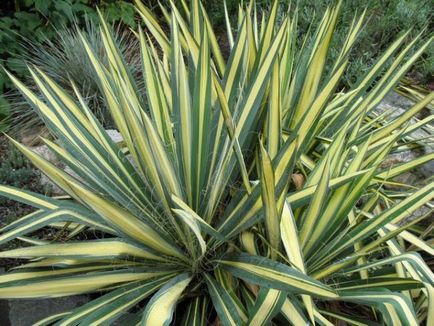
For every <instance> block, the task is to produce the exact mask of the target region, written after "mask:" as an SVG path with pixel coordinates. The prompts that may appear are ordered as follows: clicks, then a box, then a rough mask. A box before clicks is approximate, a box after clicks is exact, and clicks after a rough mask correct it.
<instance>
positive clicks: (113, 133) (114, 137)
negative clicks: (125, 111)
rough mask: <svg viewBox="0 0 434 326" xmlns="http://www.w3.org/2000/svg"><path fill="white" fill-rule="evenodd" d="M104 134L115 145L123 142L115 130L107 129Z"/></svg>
mask: <svg viewBox="0 0 434 326" xmlns="http://www.w3.org/2000/svg"><path fill="white" fill-rule="evenodd" d="M106 132H107V134H108V135H109V137H110V138H111V140H113V141H114V142H115V143H119V142H121V141H123V140H124V138H123V137H122V135H121V133H120V132H119V131H117V130H116V129H107V130H106Z"/></svg>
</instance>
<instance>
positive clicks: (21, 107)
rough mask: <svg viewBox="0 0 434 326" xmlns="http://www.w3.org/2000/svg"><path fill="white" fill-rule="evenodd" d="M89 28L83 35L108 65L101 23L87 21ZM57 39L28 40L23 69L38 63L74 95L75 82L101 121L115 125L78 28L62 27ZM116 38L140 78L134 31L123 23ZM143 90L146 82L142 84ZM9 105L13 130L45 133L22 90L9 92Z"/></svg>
mask: <svg viewBox="0 0 434 326" xmlns="http://www.w3.org/2000/svg"><path fill="white" fill-rule="evenodd" d="M85 27H86V28H85V30H84V31H82V34H84V35H85V36H86V38H87V39H88V41H89V42H90V43H91V45H92V47H93V48H94V49H95V52H96V54H97V56H98V59H99V60H100V61H101V62H102V63H103V64H104V66H105V67H108V58H107V56H106V54H105V52H104V44H103V41H102V39H101V36H100V33H99V26H98V24H97V22H95V21H93V20H86V23H85ZM56 35H57V40H54V41H53V40H50V39H49V38H48V37H47V38H45V39H42V40H38V41H31V40H27V41H26V42H25V43H24V44H23V47H24V48H26V49H27V53H25V54H23V55H21V56H20V57H19V58H17V59H19V61H20V62H21V63H20V64H19V66H20V69H26V65H35V66H37V67H39V68H40V69H41V70H42V71H44V72H45V73H46V74H47V75H48V76H50V77H51V78H52V79H53V80H54V81H55V82H56V83H57V84H59V85H60V86H61V87H62V88H63V89H65V90H67V92H68V94H70V95H73V94H74V91H73V89H72V87H71V81H72V82H74V83H75V85H76V87H77V88H78V89H79V90H80V92H81V93H82V94H83V97H84V99H85V101H86V103H87V105H88V106H89V107H90V108H91V109H92V111H93V112H94V113H95V115H96V116H97V118H98V120H99V121H100V122H102V123H103V125H104V126H105V127H106V128H110V127H111V126H112V121H111V119H110V115H109V113H108V112H106V110H105V109H104V105H103V103H102V96H101V92H100V91H99V86H98V81H97V80H96V77H95V75H94V73H93V71H92V65H91V62H90V61H89V60H88V59H87V55H86V50H85V48H84V46H83V43H82V42H81V39H80V35H79V32H78V30H77V29H61V30H59V31H58V32H57V34H56ZM114 38H115V41H116V43H117V45H118V46H119V48H120V50H121V52H122V55H123V57H124V58H125V61H126V64H127V65H128V69H129V70H130V71H131V73H132V74H133V75H134V76H135V77H136V78H138V74H139V73H140V56H139V55H138V53H139V46H138V42H137V40H136V38H135V37H134V35H132V33H130V32H129V31H128V30H126V29H125V27H124V26H122V25H117V26H116V29H115V34H114ZM22 79H23V80H25V82H26V84H27V85H28V86H29V87H31V88H32V90H35V91H37V89H38V88H37V86H36V85H35V83H34V82H33V81H32V79H31V77H30V76H29V77H27V78H22ZM139 87H140V90H141V91H142V90H143V89H142V83H139ZM5 99H6V100H7V102H8V104H9V111H10V118H9V119H8V120H9V124H10V130H9V132H10V133H11V134H13V135H20V134H21V135H22V134H26V133H29V134H35V132H38V131H40V132H42V133H44V130H43V121H42V120H41V119H40V118H39V117H38V115H37V113H36V112H35V111H34V110H32V109H31V107H29V106H28V105H27V102H26V101H25V100H24V99H23V98H22V95H21V94H20V93H19V91H18V90H12V91H10V92H9V93H8V94H6V95H5Z"/></svg>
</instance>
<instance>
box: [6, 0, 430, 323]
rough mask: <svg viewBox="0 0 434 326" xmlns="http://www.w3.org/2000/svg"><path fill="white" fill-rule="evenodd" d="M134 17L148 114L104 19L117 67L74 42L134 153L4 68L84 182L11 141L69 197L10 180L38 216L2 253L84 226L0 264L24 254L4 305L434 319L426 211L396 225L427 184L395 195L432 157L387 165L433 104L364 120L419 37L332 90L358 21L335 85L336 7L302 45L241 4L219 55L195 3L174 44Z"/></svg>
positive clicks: (175, 14)
mask: <svg viewBox="0 0 434 326" xmlns="http://www.w3.org/2000/svg"><path fill="white" fill-rule="evenodd" d="M137 8H138V10H139V12H140V15H141V17H142V18H143V20H144V23H145V24H146V26H147V31H148V33H150V35H148V34H147V32H144V31H143V30H141V29H139V31H138V32H137V35H138V38H139V41H140V49H141V56H142V63H143V78H144V81H145V85H146V90H147V91H146V97H147V102H146V104H145V103H144V99H143V98H142V94H140V93H139V92H138V91H137V89H138V87H137V84H136V81H135V80H134V78H132V74H131V73H130V71H129V70H128V68H127V67H126V65H125V63H124V60H123V58H122V56H121V51H120V50H119V49H118V48H117V46H116V43H115V42H114V39H113V36H112V33H111V31H110V28H109V27H108V26H107V24H105V23H104V22H102V26H103V29H102V34H101V37H102V39H103V41H104V45H105V51H106V52H107V56H108V57H109V58H110V61H109V68H108V69H107V68H105V67H104V65H103V63H102V62H100V61H99V60H98V57H97V56H96V54H95V50H94V49H92V47H91V45H90V44H89V42H88V41H87V40H86V38H85V37H83V44H84V46H85V48H86V51H87V55H88V56H89V58H90V60H91V62H92V65H93V69H94V71H95V73H96V74H97V76H98V82H99V84H100V86H101V89H102V93H103V95H104V99H105V103H106V106H107V108H108V110H109V111H110V112H111V115H112V118H113V120H114V122H115V124H116V126H117V128H118V130H119V131H120V133H121V134H122V136H123V142H121V143H114V142H112V141H111V139H110V138H109V137H108V135H107V134H106V132H105V130H104V128H103V127H102V126H101V124H100V123H99V122H98V120H97V119H96V118H95V116H94V115H93V114H92V113H91V111H90V109H89V107H88V106H87V105H86V103H85V101H84V100H83V98H82V96H81V95H80V92H79V91H76V97H75V98H72V97H70V96H68V94H67V93H66V92H65V91H64V90H62V88H61V87H58V85H57V84H56V83H55V82H53V80H52V79H51V78H50V77H49V76H47V75H46V74H45V73H44V72H42V71H41V70H39V69H38V68H36V67H31V68H30V71H31V74H32V76H33V78H34V80H35V83H36V84H37V85H38V87H39V89H40V91H41V92H42V94H43V96H44V99H45V101H42V100H40V99H39V97H38V96H37V95H36V94H34V93H33V92H32V91H31V90H30V89H29V88H28V87H26V86H25V85H24V84H23V83H22V82H20V81H19V80H18V79H17V78H15V77H14V76H12V75H10V76H11V78H12V80H13V81H14V83H15V84H16V86H17V87H18V89H19V90H20V91H21V92H22V93H23V94H24V96H25V97H26V98H27V100H28V101H29V103H30V104H31V105H32V106H33V107H34V109H35V110H37V111H38V113H39V114H40V115H41V116H43V117H44V119H45V121H46V124H47V127H48V128H49V130H50V131H51V132H52V134H53V135H55V136H56V141H51V140H45V142H46V144H47V146H48V147H49V148H50V149H51V150H52V151H53V152H54V153H55V154H56V155H57V156H58V157H59V159H61V160H62V161H63V162H64V163H65V164H66V165H68V166H69V167H70V168H71V170H72V171H73V172H74V175H71V174H68V173H66V172H64V171H62V170H61V169H59V168H57V167H56V166H54V165H52V164H51V163H49V162H47V161H46V160H44V159H43V158H41V157H40V156H38V155H37V154H34V153H33V152H31V151H30V150H29V149H27V148H26V147H25V146H23V145H21V144H19V143H18V142H16V141H14V143H15V144H16V146H17V147H18V148H19V149H20V150H21V151H22V152H23V153H24V154H25V155H26V156H27V157H28V158H29V159H30V160H31V161H32V162H33V163H34V164H35V165H36V166H37V167H38V168H40V169H41V171H42V172H43V173H45V174H47V175H48V176H49V177H50V178H51V179H52V181H53V182H54V183H56V184H57V185H58V186H59V187H61V188H62V189H64V190H65V192H66V193H67V194H68V196H69V197H68V198H67V199H62V200H60V199H54V198H49V197H45V196H41V195H37V194H34V193H30V192H27V191H25V190H21V189H17V188H12V187H8V186H1V187H0V192H1V193H2V194H3V195H5V196H8V197H10V198H13V199H16V200H20V201H23V202H26V203H28V204H31V205H33V206H35V207H36V208H37V211H36V212H34V213H32V214H30V215H27V216H25V217H23V218H22V219H20V220H18V221H17V222H15V223H12V224H10V225H9V226H7V227H5V228H3V229H2V233H1V235H0V243H4V242H7V241H10V240H11V239H15V238H17V237H20V236H22V235H25V234H28V233H31V232H33V231H35V230H38V229H41V228H44V227H46V226H49V225H51V224H53V223H56V224H57V225H59V223H60V222H61V223H64V225H65V230H70V225H71V224H73V225H74V226H75V229H74V230H72V231H69V232H70V233H69V234H68V236H67V237H66V241H67V242H63V241H59V240H58V239H53V240H52V241H51V242H49V243H44V244H40V243H39V242H37V241H35V243H37V245H32V246H28V247H24V248H20V249H13V250H9V251H4V252H2V253H0V257H4V258H24V259H31V260H30V261H29V262H28V263H25V264H24V265H22V266H20V268H18V270H15V271H12V272H9V273H7V274H5V275H2V276H1V277H0V297H1V298H23V297H24V298H33V297H56V296H67V295H74V294H80V293H88V292H97V293H100V294H101V296H99V297H98V298H97V299H95V300H93V301H91V302H89V303H88V304H85V305H84V306H82V307H80V308H78V309H76V310H73V311H68V312H65V313H63V314H60V315H56V316H52V317H49V318H47V319H46V320H44V321H43V322H41V323H42V324H44V325H45V324H50V323H56V322H58V323H59V324H64V325H72V324H82V325H88V324H91V323H95V324H101V323H110V322H113V321H114V320H115V319H117V318H119V316H120V315H121V314H122V313H124V312H126V311H128V310H131V313H132V316H131V319H130V320H129V322H130V323H131V324H137V323H140V322H141V324H142V325H167V324H170V323H173V324H186V325H187V324H188V325H190V324H199V325H206V324H208V323H210V322H215V323H221V324H223V325H240V324H249V325H253V324H258V325H262V324H266V323H267V322H270V321H271V320H273V321H274V322H276V323H279V322H280V323H288V322H290V323H292V324H295V325H300V324H307V323H309V321H311V322H317V323H318V324H327V325H329V324H331V322H332V321H335V320H343V321H348V322H350V323H360V318H364V320H363V322H364V321H366V320H368V321H369V320H371V321H372V322H375V321H377V322H382V323H386V324H390V325H417V324H418V323H419V322H422V321H423V320H427V323H428V324H432V322H433V314H434V311H433V309H432V308H431V307H432V302H431V301H429V300H430V299H429V298H430V297H431V293H432V291H433V288H432V285H433V281H434V277H433V274H432V272H431V271H430V269H429V268H428V266H427V264H426V263H425V261H424V260H423V258H422V256H421V254H424V253H428V254H432V248H431V247H430V246H429V244H428V242H429V241H430V240H429V239H428V240H427V241H424V237H426V236H430V234H425V233H424V231H421V228H420V225H422V224H420V223H422V222H423V221H424V219H426V218H427V216H428V215H422V216H420V217H417V218H416V219H413V220H411V222H408V221H407V222H406V223H402V222H404V221H406V219H407V218H408V217H409V215H411V214H412V213H413V212H415V211H416V210H418V208H420V207H422V206H424V205H426V204H428V203H429V201H430V200H431V199H432V194H433V188H434V185H433V183H429V184H427V185H426V186H424V187H422V188H421V189H417V190H415V189H411V188H410V190H409V191H408V192H399V193H392V192H390V191H388V190H387V188H386V187H385V185H388V184H393V181H391V178H393V177H394V176H397V175H399V174H401V173H403V172H405V171H408V170H410V169H413V168H415V167H416V166H418V165H420V164H423V163H424V162H427V161H429V160H432V159H433V154H428V155H424V156H422V157H420V158H418V159H416V160H413V161H411V162H408V163H404V164H402V165H398V166H393V167H391V168H387V169H384V168H382V167H381V163H382V162H383V160H384V158H385V157H386V156H387V155H388V154H389V153H390V152H393V151H395V150H399V149H401V148H402V147H405V146H407V144H406V139H407V138H406V137H407V136H408V135H409V134H411V133H412V132H413V131H414V130H415V129H417V128H419V127H421V126H423V125H424V124H427V123H429V121H430V119H429V117H428V118H425V119H423V120H421V121H420V122H419V123H418V124H417V125H410V126H409V125H408V124H407V123H406V122H407V121H408V119H410V118H411V117H412V116H413V115H414V114H416V113H417V112H418V111H420V110H421V109H423V108H424V106H425V105H426V104H427V103H429V102H430V101H432V99H433V97H434V95H433V94H431V95H428V96H427V97H425V98H424V99H423V100H422V101H420V102H419V103H417V104H416V105H415V106H414V107H412V108H411V109H410V110H409V111H407V112H406V113H405V114H403V115H402V116H399V117H396V118H394V119H386V118H385V117H384V116H380V117H375V115H374V112H373V109H374V108H375V106H376V104H377V103H378V102H379V101H380V100H381V99H382V98H383V97H384V96H385V95H386V93H387V92H388V91H389V90H391V89H392V88H393V87H394V85H395V84H396V82H397V81H398V80H399V78H401V77H402V76H403V75H404V74H405V72H406V71H407V69H408V68H409V67H410V66H411V64H412V63H413V62H414V61H415V60H416V59H417V58H418V57H419V56H420V55H421V53H422V52H423V51H424V49H425V48H426V47H427V46H428V43H426V44H424V45H423V46H422V47H420V48H418V50H417V51H416V52H415V54H414V55H412V56H411V57H410V58H408V59H407V60H404V59H405V57H406V54H407V53H408V51H410V49H412V46H413V45H414V42H416V41H417V40H414V42H411V43H410V45H409V46H404V47H402V48H401V45H402V43H403V41H404V38H405V35H404V36H402V37H399V38H398V39H397V40H396V41H395V42H394V43H393V44H392V46H391V47H390V48H389V49H388V50H387V51H386V52H385V53H384V54H383V56H382V57H381V58H380V59H379V61H378V62H377V63H376V64H375V65H374V66H373V68H372V69H371V70H369V72H367V74H366V75H365V77H364V78H363V79H362V80H361V81H360V82H359V83H358V84H357V85H356V86H355V87H354V88H353V89H351V90H349V91H348V92H338V93H335V88H336V85H337V84H338V82H339V80H340V78H341V77H342V75H343V73H344V71H345V67H346V65H347V63H348V54H349V51H350V49H351V46H352V44H353V43H354V41H355V38H356V35H357V34H358V31H359V29H360V27H361V25H362V22H363V18H364V17H363V16H361V17H358V18H356V19H355V20H354V23H353V24H352V26H351V29H350V32H349V33H348V37H347V39H346V42H345V44H343V45H342V47H341V52H340V54H339V56H338V57H337V58H336V60H335V62H334V63H333V66H332V67H331V68H330V73H329V74H325V73H324V69H325V63H326V59H327V54H328V52H329V51H328V50H329V47H330V43H331V39H332V37H333V33H334V30H335V26H336V21H337V17H338V13H339V6H337V7H336V8H329V9H328V10H327V11H326V12H325V13H324V15H323V18H322V21H321V24H320V25H319V27H318V29H317V30H316V31H313V32H312V34H310V35H306V42H305V43H304V45H303V47H301V48H298V47H295V46H294V45H295V38H296V35H297V33H296V20H295V19H292V18H290V17H289V16H285V17H284V18H283V20H282V22H281V24H277V23H276V16H277V12H278V2H277V1H276V2H275V3H274V5H273V8H272V10H271V11H270V14H269V15H268V16H263V18H262V19H263V20H262V23H261V21H257V20H256V18H255V17H256V16H254V15H253V13H254V12H256V11H255V10H254V7H253V5H252V3H250V4H247V6H246V7H243V8H242V11H240V15H239V20H238V22H237V24H236V26H237V28H236V29H237V35H236V36H235V35H232V30H231V28H230V29H229V30H228V33H229V35H231V37H230V39H231V42H230V43H231V51H230V57H229V60H228V61H227V62H226V61H225V60H224V59H223V56H222V55H221V51H220V49H219V45H218V43H217V42H216V37H215V34H214V32H213V29H212V27H211V25H210V24H209V20H208V16H207V13H206V11H204V10H203V8H202V6H201V4H200V2H199V1H192V2H191V6H190V8H188V7H187V6H183V5H182V3H181V5H180V8H176V7H172V8H171V12H170V13H169V10H167V11H166V13H167V15H165V16H166V19H167V20H168V21H169V22H170V26H171V32H170V36H169V35H166V33H165V32H164V31H163V29H162V28H161V26H160V25H159V24H158V22H157V21H156V20H155V18H154V17H153V16H152V14H151V11H150V10H148V9H147V8H146V7H145V6H143V5H142V4H141V3H139V2H137ZM234 26H235V25H234ZM232 39H233V42H232ZM395 54H396V58H394V59H393V56H394V55H395ZM292 180H295V181H292ZM429 213H430V212H428V214H429ZM415 225H417V226H418V227H417V228H414V227H413V226H415ZM78 234H81V235H83V234H86V235H87V236H86V237H82V238H81V239H86V240H78V238H77V237H76V236H77V235H78ZM92 235H94V239H91V238H90V237H91V236H92ZM407 243H409V244H411V248H413V249H412V250H411V251H410V250H408V247H407ZM35 258H37V259H35ZM177 305H180V306H182V309H180V310H179V311H180V313H179V314H176V315H174V310H175V308H176V306H177Z"/></svg>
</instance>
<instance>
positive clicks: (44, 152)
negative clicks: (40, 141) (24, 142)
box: [30, 145, 59, 164]
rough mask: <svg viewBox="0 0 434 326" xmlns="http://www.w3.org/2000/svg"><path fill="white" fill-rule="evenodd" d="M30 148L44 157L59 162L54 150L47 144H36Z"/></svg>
mask: <svg viewBox="0 0 434 326" xmlns="http://www.w3.org/2000/svg"><path fill="white" fill-rule="evenodd" d="M30 149H31V150H32V152H34V153H36V154H39V155H41V156H42V157H43V158H45V159H46V160H47V161H49V162H51V163H53V164H58V163H59V159H58V158H57V156H56V155H55V154H54V153H53V152H52V151H50V149H49V148H48V146H47V145H41V146H35V147H31V148H30Z"/></svg>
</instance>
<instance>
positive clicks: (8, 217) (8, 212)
mask: <svg viewBox="0 0 434 326" xmlns="http://www.w3.org/2000/svg"><path fill="white" fill-rule="evenodd" d="M10 146H11V145H10V142H9V141H8V140H7V138H6V137H5V136H3V135H0V167H2V163H3V162H5V161H6V160H7V158H8V156H9V155H10ZM30 169H31V166H30ZM29 172H30V177H27V178H25V179H24V178H23V179H20V180H19V181H18V185H17V186H19V188H25V189H27V190H30V191H34V192H40V191H41V185H40V182H39V180H40V173H39V172H38V171H37V170H35V169H31V170H30V171H29ZM1 183H4V180H2V181H1ZM32 211H34V208H33V207H31V206H29V205H25V204H22V203H20V202H17V201H12V200H8V199H5V197H0V228H3V227H4V226H6V225H7V224H9V223H11V222H13V221H15V220H17V219H18V218H20V217H22V216H24V215H27V214H29V213H31V212H32ZM18 246H22V243H21V242H19V241H18V240H13V241H10V242H7V243H5V244H2V245H0V251H3V250H10V249H13V248H17V247H18ZM19 264H20V260H17V259H0V267H2V268H4V269H5V270H8V269H10V268H12V267H15V266H17V265H19Z"/></svg>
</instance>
